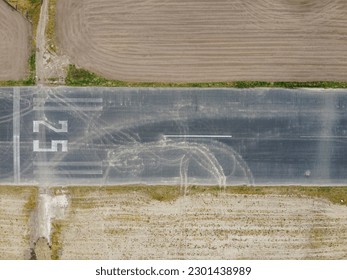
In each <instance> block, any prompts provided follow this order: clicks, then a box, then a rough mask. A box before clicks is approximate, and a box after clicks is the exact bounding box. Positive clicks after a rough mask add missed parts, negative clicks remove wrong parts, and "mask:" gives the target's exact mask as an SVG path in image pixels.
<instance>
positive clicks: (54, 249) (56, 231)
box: [51, 221, 63, 260]
mask: <svg viewBox="0 0 347 280" xmlns="http://www.w3.org/2000/svg"><path fill="white" fill-rule="evenodd" d="M61 233H62V222H61V221H53V222H52V233H51V241H52V245H51V259H52V260H59V259H60V256H61V250H62V248H63V244H62V243H61Z"/></svg>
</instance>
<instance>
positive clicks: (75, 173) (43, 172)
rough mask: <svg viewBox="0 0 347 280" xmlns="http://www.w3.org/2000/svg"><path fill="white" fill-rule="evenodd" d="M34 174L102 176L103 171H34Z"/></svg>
mask: <svg viewBox="0 0 347 280" xmlns="http://www.w3.org/2000/svg"><path fill="white" fill-rule="evenodd" d="M34 174H35V175H37V174H41V175H102V174H103V171H102V170H50V169H47V170H45V169H43V170H42V169H41V170H34Z"/></svg>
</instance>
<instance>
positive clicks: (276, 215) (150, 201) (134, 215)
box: [51, 188, 347, 259]
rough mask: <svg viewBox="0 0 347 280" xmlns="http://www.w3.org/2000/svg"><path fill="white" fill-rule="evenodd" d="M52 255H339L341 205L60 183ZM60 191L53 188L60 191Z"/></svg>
mask: <svg viewBox="0 0 347 280" xmlns="http://www.w3.org/2000/svg"><path fill="white" fill-rule="evenodd" d="M62 193H64V194H65V195H66V196H67V197H68V199H69V206H68V208H67V209H66V213H65V217H64V218H62V219H58V220H54V221H53V227H52V228H53V232H52V238H51V240H52V256H53V258H60V259H346V258H347V223H346V221H347V211H346V206H345V205H336V204H332V203H330V202H328V201H327V200H324V199H320V198H312V197H299V196H290V195H246V194H232V193H225V192H218V191H217V192H211V191H205V192H201V193H199V192H196V193H191V194H188V195H186V196H182V195H179V194H177V193H174V192H173V193H171V195H170V196H169V197H166V199H164V200H162V198H163V197H162V196H161V193H160V191H159V192H158V191H157V192H154V193H149V192H144V191H141V190H140V189H138V190H134V189H132V190H131V191H130V190H129V191H124V190H122V191H119V190H117V189H115V190H112V189H109V190H107V189H106V190H105V189H104V188H102V189H95V188H91V189H90V188H89V189H88V188H81V189H74V188H68V189H64V190H63V192H62ZM60 195H61V194H60Z"/></svg>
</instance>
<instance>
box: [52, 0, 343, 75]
mask: <svg viewBox="0 0 347 280" xmlns="http://www.w3.org/2000/svg"><path fill="white" fill-rule="evenodd" d="M56 26H57V39H58V45H59V46H60V49H61V50H62V51H63V52H65V53H66V54H67V55H68V56H70V58H71V61H72V62H73V63H75V64H76V65H78V66H79V67H82V68H86V69H88V70H90V71H94V72H96V73H97V74H100V75H102V76H104V77H106V78H109V79H118V80H127V81H163V82H197V81H202V82H203V81H211V82H212V81H241V80H266V81H318V80H319V81H326V80H332V81H345V80H346V72H347V2H346V1H345V0H164V1H163V0H147V1H143V0H116V1H114V0H98V1H96V0H83V1H81V0H61V1H57V19H56Z"/></svg>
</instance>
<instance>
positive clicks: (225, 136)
mask: <svg viewBox="0 0 347 280" xmlns="http://www.w3.org/2000/svg"><path fill="white" fill-rule="evenodd" d="M164 137H166V138H232V136H231V135H164Z"/></svg>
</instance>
